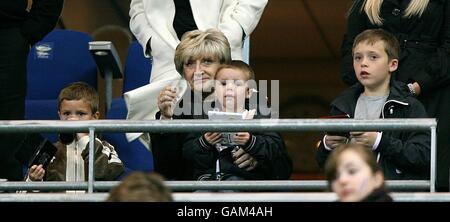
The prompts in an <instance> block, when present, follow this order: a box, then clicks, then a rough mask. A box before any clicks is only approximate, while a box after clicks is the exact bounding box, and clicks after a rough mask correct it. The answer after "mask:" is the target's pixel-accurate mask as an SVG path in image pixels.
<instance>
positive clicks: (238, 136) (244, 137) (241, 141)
mask: <svg viewBox="0 0 450 222" xmlns="http://www.w3.org/2000/svg"><path fill="white" fill-rule="evenodd" d="M249 140H250V133H248V132H240V133H235V134H234V137H233V142H235V143H236V144H237V145H241V146H244V145H245V144H246V143H247V142H248V141H249Z"/></svg>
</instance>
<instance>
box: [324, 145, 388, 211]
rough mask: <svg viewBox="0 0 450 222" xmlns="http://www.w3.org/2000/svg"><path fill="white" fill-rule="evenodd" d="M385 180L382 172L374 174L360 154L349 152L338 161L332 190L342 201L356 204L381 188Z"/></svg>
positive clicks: (343, 154)
mask: <svg viewBox="0 0 450 222" xmlns="http://www.w3.org/2000/svg"><path fill="white" fill-rule="evenodd" d="M383 180H384V179H383V175H382V174H381V172H377V173H375V174H373V173H372V170H371V169H370V167H369V165H368V164H367V163H366V162H365V161H364V160H363V159H362V158H361V156H360V155H358V153H356V152H355V151H352V150H347V151H344V152H343V153H342V154H341V156H340V158H339V160H338V164H337V169H336V178H335V179H334V180H333V181H332V184H331V189H332V190H333V191H334V192H335V193H336V194H337V195H338V198H339V200H340V201H342V202H356V201H361V200H362V199H364V198H365V197H367V196H368V195H369V194H370V193H371V192H372V191H373V190H374V189H376V188H378V187H380V186H381V185H382V184H383Z"/></svg>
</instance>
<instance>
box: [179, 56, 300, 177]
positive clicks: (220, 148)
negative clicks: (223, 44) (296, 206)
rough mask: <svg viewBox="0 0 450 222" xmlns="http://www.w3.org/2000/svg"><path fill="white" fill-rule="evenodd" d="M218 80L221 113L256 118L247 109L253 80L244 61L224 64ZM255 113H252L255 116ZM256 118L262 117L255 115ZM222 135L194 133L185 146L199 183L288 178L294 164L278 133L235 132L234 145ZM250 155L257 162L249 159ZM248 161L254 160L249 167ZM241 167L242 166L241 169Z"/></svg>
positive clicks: (185, 151)
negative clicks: (249, 82) (250, 81)
mask: <svg viewBox="0 0 450 222" xmlns="http://www.w3.org/2000/svg"><path fill="white" fill-rule="evenodd" d="M215 77H216V79H215V87H214V89H215V91H214V94H215V102H214V103H215V104H213V105H211V106H210V107H216V109H218V110H219V111H222V112H233V113H244V112H248V114H249V115H247V116H253V115H258V114H256V110H248V111H247V110H246V108H248V107H246V105H248V102H247V100H248V99H249V98H250V95H251V89H250V88H249V85H248V81H249V80H253V79H254V74H253V71H252V69H251V68H250V67H249V66H248V65H247V64H246V63H244V62H242V61H238V60H233V61H232V62H231V63H229V64H225V65H221V66H220V67H219V68H218V70H217V73H216V76H215ZM252 113H253V114H252ZM255 118H260V117H259V116H255ZM224 135H226V134H223V133H220V132H206V133H191V134H189V135H188V136H187V139H186V140H185V143H184V146H183V156H184V157H185V158H186V159H188V160H189V161H191V162H192V164H193V168H194V179H197V180H252V179H253V180H257V179H288V178H289V176H290V174H291V171H292V162H291V160H290V158H289V156H288V155H287V153H286V149H285V146H284V142H283V140H282V138H281V136H280V135H279V134H278V133H269V132H264V133H250V132H238V133H233V137H232V139H231V140H232V142H233V144H228V143H227V142H224V141H225V140H224ZM248 155H251V156H253V157H254V160H253V161H252V160H249V159H248V158H247V157H246V156H248ZM246 161H251V162H250V164H248V166H247V167H243V166H245V165H246V164H247V163H246ZM241 165H242V166H241Z"/></svg>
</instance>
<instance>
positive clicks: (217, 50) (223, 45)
mask: <svg viewBox="0 0 450 222" xmlns="http://www.w3.org/2000/svg"><path fill="white" fill-rule="evenodd" d="M201 58H210V59H214V60H216V59H217V60H218V61H217V62H219V63H220V64H224V63H228V62H230V61H231V48H230V43H229V42H228V40H227V37H225V35H224V34H223V33H222V32H221V31H219V30H218V29H207V30H205V31H200V30H194V31H190V32H186V33H185V34H184V35H183V37H181V42H180V44H179V45H178V46H177V49H176V51H175V59H174V62H175V68H176V70H177V71H178V73H180V75H182V76H184V73H183V67H184V64H186V63H187V62H188V61H189V60H196V59H201Z"/></svg>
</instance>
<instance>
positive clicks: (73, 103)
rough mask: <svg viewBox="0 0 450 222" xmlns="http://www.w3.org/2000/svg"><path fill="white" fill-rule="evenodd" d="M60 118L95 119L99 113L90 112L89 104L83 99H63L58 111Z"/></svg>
mask: <svg viewBox="0 0 450 222" xmlns="http://www.w3.org/2000/svg"><path fill="white" fill-rule="evenodd" d="M58 115H59V119H60V120H96V119H98V117H99V116H100V113H99V112H98V111H97V112H96V113H92V109H91V104H90V103H88V102H86V101H85V100H83V99H81V100H63V101H61V105H60V107H59V111H58Z"/></svg>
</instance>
